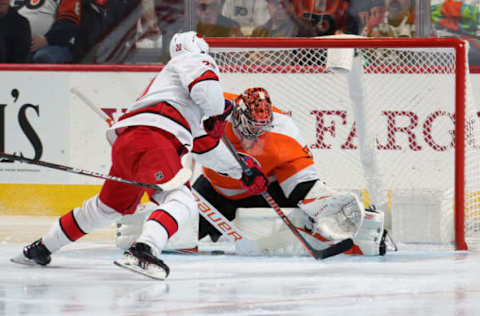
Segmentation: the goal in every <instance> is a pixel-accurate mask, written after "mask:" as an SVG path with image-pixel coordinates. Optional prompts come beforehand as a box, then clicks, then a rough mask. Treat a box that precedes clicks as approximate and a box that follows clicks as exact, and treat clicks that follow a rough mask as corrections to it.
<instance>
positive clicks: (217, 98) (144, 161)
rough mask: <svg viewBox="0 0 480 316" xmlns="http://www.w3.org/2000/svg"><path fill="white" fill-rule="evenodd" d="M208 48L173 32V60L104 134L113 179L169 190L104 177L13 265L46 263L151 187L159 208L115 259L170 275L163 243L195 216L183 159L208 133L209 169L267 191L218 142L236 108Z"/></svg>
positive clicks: (261, 178) (261, 179)
mask: <svg viewBox="0 0 480 316" xmlns="http://www.w3.org/2000/svg"><path fill="white" fill-rule="evenodd" d="M208 48H209V47H208V44H207V43H206V41H205V40H204V39H203V38H201V36H199V35H198V34H197V33H195V32H186V33H178V34H176V35H175V36H174V37H173V38H172V40H171V43H170V55H171V60H170V61H169V62H168V64H167V65H166V66H165V68H164V69H163V70H162V71H161V72H160V73H159V74H158V75H157V76H156V77H155V78H154V79H153V80H152V81H151V82H150V84H149V85H148V87H147V89H146V90H145V92H144V93H143V95H142V96H141V97H140V98H139V99H138V100H137V102H136V103H134V104H133V106H131V107H130V109H129V111H128V112H127V113H126V114H125V115H123V116H122V117H121V118H120V119H119V120H118V121H117V123H115V124H114V125H113V126H112V127H111V128H110V129H109V130H108V131H107V139H108V140H109V142H110V143H111V144H112V153H111V158H112V167H111V169H110V173H109V174H110V175H111V176H116V177H121V178H125V179H131V180H134V181H137V182H143V183H150V184H159V185H162V184H163V185H167V184H168V186H169V187H170V189H169V190H168V191H161V190H157V191H155V190H153V189H145V188H143V187H136V186H132V185H128V184H125V183H121V182H116V181H111V180H107V181H105V183H104V185H103V186H102V189H101V191H100V194H98V195H95V196H94V197H92V198H90V199H88V200H86V201H85V202H84V203H83V205H82V206H80V207H77V208H75V209H73V210H72V211H70V212H69V213H67V214H65V215H63V216H62V217H60V220H59V221H58V222H56V223H55V224H54V225H53V226H52V228H51V229H50V231H49V232H48V233H47V234H45V235H44V236H43V237H42V238H41V239H39V240H37V241H35V242H33V243H32V244H30V245H27V246H26V247H25V248H24V249H23V252H22V253H21V254H20V255H19V256H17V257H15V258H12V261H13V262H16V263H25V264H39V265H47V264H48V263H50V260H51V259H50V254H51V253H53V252H55V251H57V250H58V249H60V248H61V247H63V246H65V245H67V244H70V243H71V242H74V241H76V240H77V239H79V238H81V237H82V236H84V235H85V234H87V233H89V232H92V231H93V230H96V229H99V228H102V227H104V226H106V225H108V224H111V223H112V222H114V221H115V220H117V219H119V218H120V217H122V215H127V214H131V213H133V212H135V209H136V207H137V205H138V204H139V202H140V198H141V197H142V195H143V194H144V192H146V193H147V194H148V195H149V197H150V200H151V201H152V202H154V203H156V204H157V205H158V208H157V209H155V211H154V212H152V213H151V214H150V216H149V218H148V220H147V221H146V222H145V223H144V225H143V231H142V233H141V235H140V236H139V237H138V238H137V242H136V243H135V244H133V245H132V247H131V248H130V249H128V251H126V252H125V254H124V257H122V258H120V259H118V260H116V261H115V263H116V264H117V265H119V266H121V267H123V268H127V269H129V270H132V271H134V272H138V273H141V274H144V275H146V276H149V277H152V278H154V279H161V280H162V279H165V278H166V277H167V276H168V274H169V267H168V266H167V265H166V264H165V263H164V262H163V261H162V260H161V259H160V258H159V256H160V254H161V252H162V249H163V247H164V246H165V244H166V243H167V240H168V239H169V238H170V237H172V236H173V235H174V234H175V233H176V232H177V230H178V229H179V227H182V225H183V224H184V223H186V222H187V221H188V220H189V218H190V217H192V216H198V215H197V214H198V213H197V209H196V204H195V201H194V198H193V196H192V194H191V191H190V186H189V183H188V182H187V180H188V179H183V180H178V177H179V174H180V172H181V171H182V170H185V169H183V167H182V162H181V158H182V156H184V155H185V154H186V153H188V152H189V151H191V150H192V148H193V147H196V146H200V147H202V140H203V139H205V137H203V136H204V135H209V136H210V137H213V138H214V139H217V140H218V142H217V146H215V148H213V149H212V150H215V151H217V152H218V159H216V160H215V161H213V162H212V163H211V165H210V166H209V167H211V168H213V169H214V170H217V171H218V172H221V173H224V174H228V175H229V176H231V177H233V178H236V179H243V181H244V182H245V187H246V188H247V189H248V190H250V191H251V192H253V193H257V194H258V193H261V192H263V191H264V190H266V183H267V179H266V177H265V175H264V174H263V173H262V171H261V170H260V168H255V167H254V169H255V172H254V174H253V175H252V176H247V175H245V174H242V171H241V168H240V166H239V165H238V163H237V162H236V160H235V159H234V158H233V157H232V155H229V154H226V153H227V152H228V149H227V148H226V147H225V145H224V144H223V142H220V141H219V139H220V137H221V135H223V131H224V129H225V126H226V122H225V120H226V119H227V117H228V115H229V114H230V112H231V109H232V106H231V104H230V103H226V102H225V100H224V98H223V91H222V88H221V86H220V83H219V79H218V66H217V64H216V63H215V61H214V60H213V58H212V57H210V56H209V55H208ZM176 181H178V183H176Z"/></svg>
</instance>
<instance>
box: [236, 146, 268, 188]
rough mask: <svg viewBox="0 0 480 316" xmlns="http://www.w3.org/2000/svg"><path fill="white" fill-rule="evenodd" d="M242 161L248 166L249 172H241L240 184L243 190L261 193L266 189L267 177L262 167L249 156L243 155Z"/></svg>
mask: <svg viewBox="0 0 480 316" xmlns="http://www.w3.org/2000/svg"><path fill="white" fill-rule="evenodd" d="M242 159H243V161H245V163H246V165H247V166H248V168H249V170H250V171H249V174H247V173H246V172H245V171H244V172H243V173H242V179H241V180H242V184H243V187H244V189H245V190H247V191H248V192H250V193H251V194H253V195H257V194H262V193H263V192H265V191H267V188H268V178H267V176H266V175H265V173H264V172H263V170H262V167H260V165H259V164H258V163H257V162H256V161H255V160H253V159H252V158H251V157H247V156H243V157H242Z"/></svg>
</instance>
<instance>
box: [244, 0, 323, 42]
mask: <svg viewBox="0 0 480 316" xmlns="http://www.w3.org/2000/svg"><path fill="white" fill-rule="evenodd" d="M267 9H268V13H269V14H270V19H269V20H268V21H267V23H265V24H264V25H262V26H259V27H257V28H255V29H254V30H253V32H252V34H251V36H252V37H311V36H315V31H314V28H313V27H312V25H311V24H310V22H309V21H307V20H305V19H304V18H302V17H299V16H298V15H297V14H296V13H295V10H294V7H293V4H292V1H291V0H267Z"/></svg>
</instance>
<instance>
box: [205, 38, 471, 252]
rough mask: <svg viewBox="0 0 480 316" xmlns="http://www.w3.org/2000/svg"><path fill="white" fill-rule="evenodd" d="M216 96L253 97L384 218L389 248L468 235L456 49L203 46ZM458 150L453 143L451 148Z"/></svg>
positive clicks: (430, 45) (339, 43) (405, 43)
mask: <svg viewBox="0 0 480 316" xmlns="http://www.w3.org/2000/svg"><path fill="white" fill-rule="evenodd" d="M208 42H209V44H210V54H211V55H212V56H213V57H214V58H215V60H216V61H217V63H218V65H219V68H220V74H221V78H220V80H221V81H222V85H223V87H224V90H225V91H228V92H233V93H241V92H242V91H243V90H244V89H246V88H249V87H263V88H266V89H267V91H268V92H269V93H270V97H271V100H272V103H273V104H274V105H275V106H277V107H279V108H280V109H282V110H284V111H285V112H287V113H290V114H291V115H292V117H293V119H294V121H295V122H296V123H297V126H298V127H299V129H300V133H301V135H302V136H303V137H304V139H305V145H307V146H309V149H310V151H311V153H312V154H313V155H314V157H315V164H316V167H317V169H318V173H319V176H320V177H321V179H323V180H325V181H326V183H327V185H328V186H329V187H331V188H333V189H336V190H342V191H344V190H349V191H350V190H352V191H354V192H358V194H361V196H362V200H363V202H364V203H365V205H367V204H369V203H373V204H375V205H376V206H377V208H378V209H381V210H383V211H385V216H386V225H387V227H390V228H391V232H392V234H393V237H394V239H396V241H398V242H400V243H406V244H408V243H413V244H440V245H454V246H455V247H456V249H458V250H466V249H467V242H466V239H468V238H469V237H474V235H478V231H480V201H479V200H480V171H479V170H478V169H479V166H478V152H479V150H480V138H479V136H480V128H479V126H480V124H479V112H478V110H477V109H476V108H475V105H474V103H473V96H472V90H471V87H470V82H469V72H468V61H467V57H466V56H467V50H468V46H467V44H466V42H464V41H462V40H459V39H446V38H442V39H371V38H368V39H365V38H363V39H360V38H308V39H298V38H296V39H292V38H288V39H286V38H284V39H274V38H268V39H260V38H249V39H246V38H222V39H218V38H216V39H209V40H208ZM455 140H461V141H455Z"/></svg>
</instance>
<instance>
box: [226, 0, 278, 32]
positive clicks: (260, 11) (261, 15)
mask: <svg viewBox="0 0 480 316" xmlns="http://www.w3.org/2000/svg"><path fill="white" fill-rule="evenodd" d="M223 15H225V16H227V17H229V18H231V19H233V20H235V21H236V22H238V23H239V24H240V28H241V31H242V33H243V34H245V35H250V34H251V33H252V31H253V29H254V28H255V27H257V26H260V25H263V24H265V23H267V21H268V18H269V16H268V11H267V2H266V1H265V0H263V1H258V0H227V1H225V4H224V6H223Z"/></svg>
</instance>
